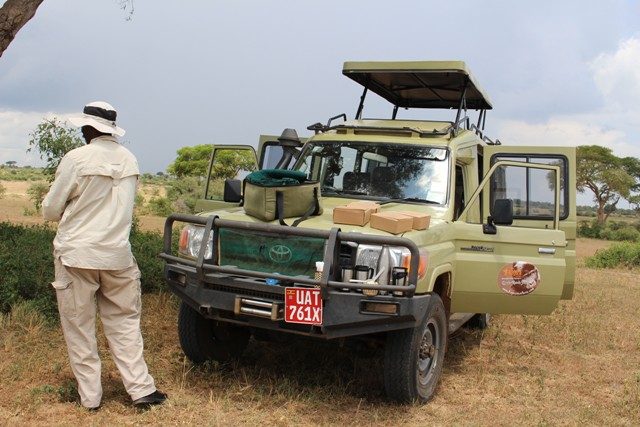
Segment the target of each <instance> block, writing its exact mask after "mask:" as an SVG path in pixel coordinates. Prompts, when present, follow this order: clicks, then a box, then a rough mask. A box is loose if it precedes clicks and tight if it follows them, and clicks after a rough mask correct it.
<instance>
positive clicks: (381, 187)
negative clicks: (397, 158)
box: [371, 166, 401, 198]
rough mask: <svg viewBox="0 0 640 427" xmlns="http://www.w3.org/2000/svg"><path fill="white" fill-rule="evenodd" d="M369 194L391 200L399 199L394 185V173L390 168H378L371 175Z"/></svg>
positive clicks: (398, 191) (398, 192)
mask: <svg viewBox="0 0 640 427" xmlns="http://www.w3.org/2000/svg"><path fill="white" fill-rule="evenodd" d="M371 194H372V195H374V196H386V197H391V198H398V197H401V195H400V190H399V189H398V186H397V185H396V172H395V170H394V168H392V167H386V166H378V167H377V168H375V169H374V170H373V172H372V173H371Z"/></svg>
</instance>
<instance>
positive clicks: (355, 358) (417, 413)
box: [0, 182, 640, 426]
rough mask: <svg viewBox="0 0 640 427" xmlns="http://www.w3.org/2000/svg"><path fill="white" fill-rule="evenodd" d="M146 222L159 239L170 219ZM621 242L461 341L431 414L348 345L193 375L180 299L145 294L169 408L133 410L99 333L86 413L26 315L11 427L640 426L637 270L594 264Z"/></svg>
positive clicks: (62, 351)
mask: <svg viewBox="0 0 640 427" xmlns="http://www.w3.org/2000/svg"><path fill="white" fill-rule="evenodd" d="M5 185H6V186H7V188H8V194H7V196H6V197H5V198H4V199H2V201H1V202H0V220H11V221H16V222H27V223H39V222H41V220H40V218H39V217H24V216H22V210H23V204H24V203H27V204H28V203H29V202H28V201H27V202H25V201H24V200H23V199H22V198H21V197H20V195H19V193H20V191H21V190H20V188H17V187H15V186H18V185H19V183H15V182H5ZM27 187H28V183H27ZM25 188H26V187H25ZM151 191H153V190H151ZM140 221H141V228H142V229H145V230H154V229H155V230H158V229H161V226H162V222H163V219H162V218H159V217H145V216H143V217H141V218H140ZM610 245H611V242H607V241H600V240H591V239H578V241H577V247H576V249H577V256H578V260H577V265H578V269H577V272H576V291H575V296H574V299H573V300H571V301H563V302H561V304H560V306H559V308H558V309H557V310H556V311H555V312H554V313H553V314H552V315H550V316H517V315H504V316H502V315H501V316H494V318H493V324H492V326H491V327H490V328H489V329H488V330H486V331H484V332H464V333H462V334H461V335H459V336H457V337H456V338H454V339H453V340H452V341H451V342H450V346H449V350H448V353H447V356H446V359H445V367H444V374H443V377H442V380H441V383H440V386H439V389H438V392H437V395H436V397H435V398H434V399H433V401H431V402H430V403H429V404H427V405H402V406H398V405H394V404H391V403H388V402H387V401H386V400H385V398H384V393H383V385H382V379H381V376H380V372H381V369H382V351H381V349H377V348H373V349H358V351H354V350H353V349H352V348H351V347H350V346H348V345H342V344H343V343H341V342H315V341H296V342H291V343H286V344H285V343H266V344H265V343H261V342H257V341H254V340H252V341H251V343H250V345H249V348H248V350H247V352H246V354H245V355H244V356H243V357H242V358H241V359H240V360H239V361H237V362H234V363H231V364H228V365H224V366H222V365H218V364H215V363H213V364H210V365H208V366H201V367H195V366H193V365H191V364H190V363H189V362H188V361H187V360H186V359H185V357H184V356H183V354H182V351H181V349H180V346H179V344H178V336H177V331H176V318H177V309H178V301H177V300H176V299H175V298H174V297H172V296H170V295H168V294H159V295H145V296H144V297H143V315H142V331H143V335H144V339H145V358H146V360H147V363H148V365H149V368H150V371H151V373H152V375H153V376H154V377H155V379H156V383H157V385H158V387H159V388H160V389H161V390H163V391H165V392H167V393H168V394H169V400H168V401H167V403H166V404H165V405H163V406H161V407H157V408H153V409H152V410H150V411H147V412H139V411H136V410H134V409H133V408H131V406H130V404H129V397H128V395H127V394H126V392H125V391H124V388H123V386H122V383H121V381H120V377H119V374H118V372H117V369H116V368H115V365H114V363H113V361H112V360H111V359H110V355H109V351H108V348H107V345H106V342H105V340H104V337H103V336H102V333H101V331H99V334H98V335H99V349H100V354H101V357H102V360H103V375H102V378H103V387H104V397H103V406H102V408H101V409H100V410H99V411H98V412H95V413H93V412H87V411H85V410H83V409H82V408H81V407H80V406H79V405H78V404H77V403H76V402H75V398H76V397H75V396H76V388H75V387H76V386H75V380H74V378H73V375H72V373H71V371H70V368H69V364H68V359H67V354H66V347H65V344H64V340H63V337H62V333H61V331H60V329H59V327H54V328H52V327H50V326H48V325H47V323H46V321H45V319H44V317H43V316H42V315H41V314H40V313H38V312H35V311H34V310H33V309H32V308H30V307H29V306H27V305H19V306H15V307H13V310H12V312H11V314H10V315H6V316H3V317H1V318H0V425H32V424H34V425H45V424H46V425H51V424H54V425H80V424H82V425H85V424H88V425H114V424H115V425H123V424H126V425H138V424H162V425H167V424H168V425H172V424H186V425H192V424H197V425H249V424H251V425H258V424H267V425H316V424H322V425H333V424H337V425H343V424H349V425H403V424H406V425H445V424H446V425H492V426H493V425H505V426H506V425H508V426H511V425H514V424H526V425H548V424H553V425H577V424H587V425H638V424H640V316H639V315H638V314H639V312H640V283H639V282H640V281H639V280H638V273H639V271H638V270H637V269H631V270H629V269H626V268H625V269H609V270H596V269H590V268H587V267H586V266H585V262H584V258H585V257H586V256H589V255H592V254H593V253H595V251H596V250H598V249H602V248H606V247H609V246H610ZM99 329H100V328H99Z"/></svg>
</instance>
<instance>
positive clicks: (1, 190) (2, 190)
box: [0, 182, 7, 199]
mask: <svg viewBox="0 0 640 427" xmlns="http://www.w3.org/2000/svg"><path fill="white" fill-rule="evenodd" d="M6 193H7V188H6V187H5V186H4V185H2V183H1V182H0V199H2V198H4V195H5V194H6Z"/></svg>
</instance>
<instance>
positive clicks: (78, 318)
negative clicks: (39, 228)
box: [52, 259, 156, 408]
mask: <svg viewBox="0 0 640 427" xmlns="http://www.w3.org/2000/svg"><path fill="white" fill-rule="evenodd" d="M55 270H56V280H55V282H53V283H52V285H53V287H54V288H56V297H57V299H58V310H59V312H60V323H61V325H62V332H63V333H64V338H65V341H66V343H67V351H68V353H69V360H70V362H71V370H72V371H73V373H74V375H75V377H76V380H77V381H78V393H79V394H80V401H81V403H82V406H84V407H87V408H93V407H97V406H99V405H100V400H101V399H102V384H101V381H100V357H99V356H98V345H97V342H96V334H95V326H96V302H97V307H98V311H99V313H100V319H101V320H102V325H103V327H104V332H105V335H106V337H107V341H108V343H109V349H110V350H111V354H112V356H113V360H114V361H115V364H116V366H117V368H118V370H119V371H120V375H121V376H122V382H123V383H124V387H125V389H126V390H127V393H129V395H130V396H131V399H132V400H135V399H138V398H140V397H143V396H146V395H148V394H151V393H153V392H154V391H156V387H155V384H154V381H153V378H152V377H151V375H149V371H148V369H147V364H146V363H145V361H144V358H143V356H142V349H143V343H142V334H141V333H140V308H141V301H140V270H139V269H138V266H137V265H136V264H135V262H134V264H133V265H132V266H131V267H129V268H126V269H124V270H88V269H81V268H73V267H67V266H64V265H62V263H61V262H60V260H59V259H56V262H55Z"/></svg>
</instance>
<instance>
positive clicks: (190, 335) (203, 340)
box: [178, 301, 251, 363]
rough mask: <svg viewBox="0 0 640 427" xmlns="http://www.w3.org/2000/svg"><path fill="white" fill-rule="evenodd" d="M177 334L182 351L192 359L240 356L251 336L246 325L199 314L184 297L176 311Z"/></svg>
mask: <svg viewBox="0 0 640 427" xmlns="http://www.w3.org/2000/svg"><path fill="white" fill-rule="evenodd" d="M178 335H179V337H180V347H182V351H183V352H184V354H185V355H186V356H187V357H188V358H189V360H191V361H192V362H193V363H203V362H206V361H207V360H217V361H219V362H225V361H228V360H230V359H233V358H237V357H240V355H242V352H243V351H244V349H245V348H246V347H247V343H248V342H249V337H250V336H251V334H250V332H249V330H248V329H246V328H242V327H239V326H235V325H232V324H229V323H224V322H218V321H217V320H212V319H206V318H204V317H202V316H201V315H200V313H198V312H197V311H196V310H194V309H193V308H191V307H190V306H189V305H187V304H186V303H185V302H184V301H183V302H181V303H180V313H179V314H178Z"/></svg>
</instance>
